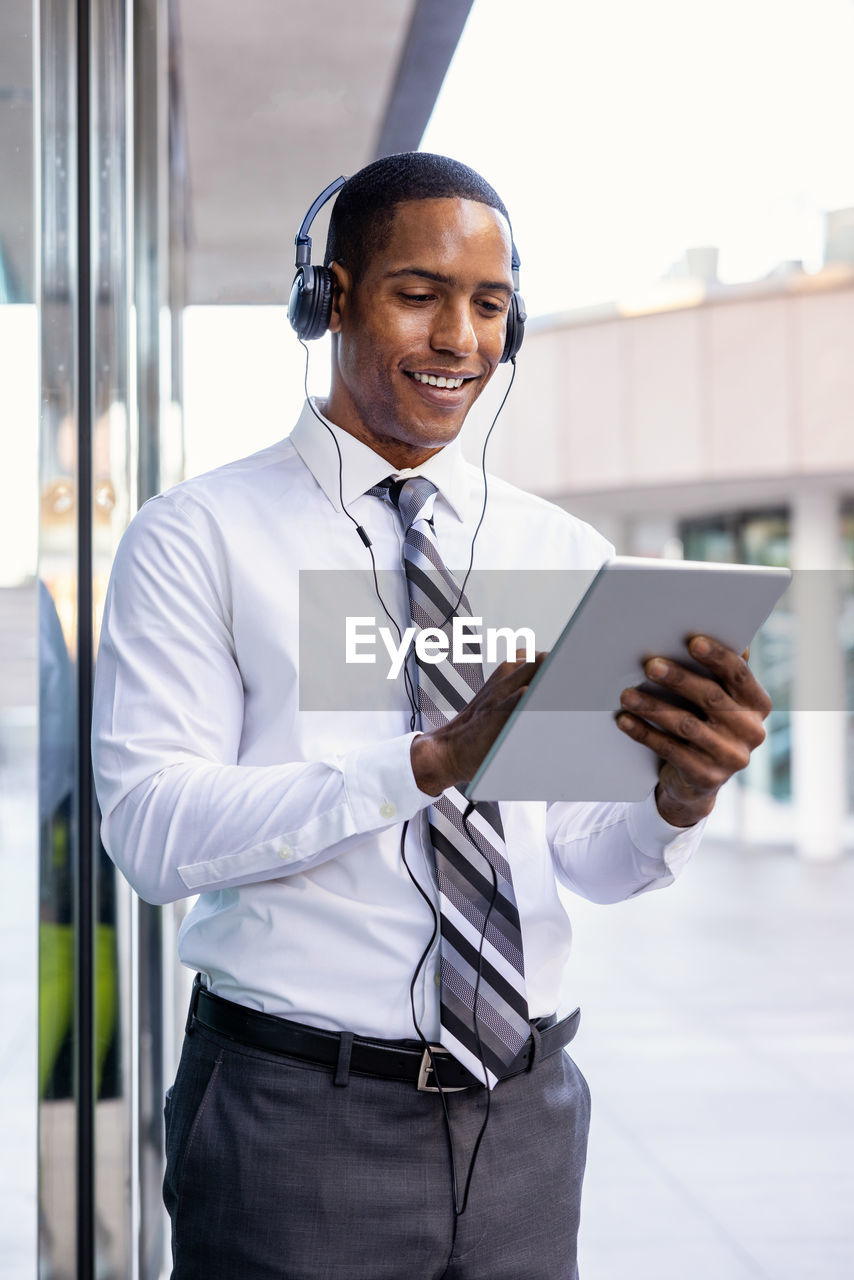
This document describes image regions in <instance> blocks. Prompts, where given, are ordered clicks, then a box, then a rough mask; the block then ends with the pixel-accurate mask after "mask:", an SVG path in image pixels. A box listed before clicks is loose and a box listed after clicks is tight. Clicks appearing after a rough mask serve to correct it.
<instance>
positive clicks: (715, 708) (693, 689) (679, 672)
mask: <svg viewBox="0 0 854 1280" xmlns="http://www.w3.org/2000/svg"><path fill="white" fill-rule="evenodd" d="M721 647H722V648H723V646H721ZM724 652H725V653H726V654H727V655H728V657H729V659H731V661H727V663H726V667H727V675H726V676H723V675H721V676H719V677H718V678H717V679H713V678H712V677H711V676H705V675H701V674H700V673H698V672H696V671H689V670H688V668H687V667H683V666H682V664H681V663H679V662H673V661H671V660H670V659H666V658H650V659H648V660H647V662H646V663H645V664H644V674H645V675H646V676H647V677H648V679H650V680H652V681H653V682H654V683H655V684H660V685H663V686H664V687H665V688H667V689H672V690H673V691H674V693H678V694H679V696H680V697H682V698H685V699H687V701H689V702H693V703H694V704H695V706H697V707H700V708H701V710H702V711H704V712H705V713H706V715H708V716H709V717H710V718H711V719H714V720H717V721H724V720H727V719H730V720H731V719H733V718H734V717H736V715H737V712H738V710H739V709H742V708H745V709H747V710H749V711H750V712H755V713H756V714H758V715H759V716H761V717H762V719H764V718H765V717H766V716H767V715H768V712H769V711H770V710H771V699H770V698H769V697H768V694H767V693H766V692H765V690H764V689H763V688H762V685H761V684H760V683H759V682H758V680H757V679H756V678H755V676H754V675H753V672H752V671H751V670H750V668H749V667H748V665H747V663H746V662H745V661H744V659H743V658H740V657H739V655H738V654H737V653H734V652H733V650H732V649H726V650H724ZM708 665H709V669H710V670H711V664H708ZM715 674H717V673H715ZM722 680H723V681H724V683H721V681H722Z"/></svg>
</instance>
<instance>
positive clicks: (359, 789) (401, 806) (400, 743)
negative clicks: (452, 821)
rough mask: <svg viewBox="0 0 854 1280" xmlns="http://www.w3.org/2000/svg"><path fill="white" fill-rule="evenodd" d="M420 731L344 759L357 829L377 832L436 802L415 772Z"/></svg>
mask: <svg viewBox="0 0 854 1280" xmlns="http://www.w3.org/2000/svg"><path fill="white" fill-rule="evenodd" d="M417 736H418V733H417V732H416V733H406V734H404V735H403V736H402V737H400V738H390V739H387V740H386V741H385V742H376V743H370V744H369V745H367V746H364V747H357V748H356V749H355V750H354V751H349V752H348V753H347V755H346V756H345V757H344V758H343V760H342V761H341V764H342V767H343V773H344V787H345V790H346V792H347V799H348V802H349V804H350V809H351V811H352V814H353V819H354V822H355V825H356V830H357V831H375V830H378V829H379V828H381V827H388V826H391V825H393V824H394V823H396V822H406V821H407V820H408V819H410V818H414V817H415V815H416V813H419V812H420V811H421V810H422V809H424V808H426V807H427V805H428V804H432V803H433V801H434V800H435V799H436V797H435V796H430V795H428V794H427V793H426V792H425V791H421V790H420V788H419V787H418V784H417V783H416V781H415V775H414V774H413V772H412V760H411V758H410V748H411V746H412V740H413V738H416V737H417Z"/></svg>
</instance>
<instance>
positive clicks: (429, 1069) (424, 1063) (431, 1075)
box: [418, 1044, 468, 1093]
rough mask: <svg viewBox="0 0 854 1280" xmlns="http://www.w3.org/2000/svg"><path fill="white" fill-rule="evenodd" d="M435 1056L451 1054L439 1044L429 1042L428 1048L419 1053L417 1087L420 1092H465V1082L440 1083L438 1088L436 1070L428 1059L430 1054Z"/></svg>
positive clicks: (466, 1086)
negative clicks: (419, 1064)
mask: <svg viewBox="0 0 854 1280" xmlns="http://www.w3.org/2000/svg"><path fill="white" fill-rule="evenodd" d="M431 1053H432V1054H434V1055H436V1056H437V1057H442V1058H450V1057H451V1054H450V1053H448V1050H447V1049H445V1048H444V1047H443V1046H442V1045H440V1044H431V1045H430V1048H429V1049H425V1050H424V1052H423V1053H422V1055H421V1066H420V1067H419V1068H418V1088H419V1089H420V1091H421V1092H422V1093H465V1091H466V1089H467V1088H468V1085H467V1084H455V1085H442V1087H441V1088H440V1087H439V1085H438V1084H436V1072H435V1071H434V1070H433V1064H432V1062H431V1061H430V1054H431Z"/></svg>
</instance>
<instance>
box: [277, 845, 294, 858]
mask: <svg viewBox="0 0 854 1280" xmlns="http://www.w3.org/2000/svg"><path fill="white" fill-rule="evenodd" d="M277 853H278V855H279V857H280V858H281V859H282V862H287V861H288V859H289V858H292V857H293V856H294V851H293V849H292V848H291V846H290V845H289V844H281V845H279V848H278V850H277Z"/></svg>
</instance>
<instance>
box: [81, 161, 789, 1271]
mask: <svg viewBox="0 0 854 1280" xmlns="http://www.w3.org/2000/svg"><path fill="white" fill-rule="evenodd" d="M327 265H328V268H329V270H330V272H331V273H332V274H331V280H332V286H333V287H332V295H331V310H330V318H329V328H330V329H331V330H332V333H333V352H332V381H331V392H330V396H329V399H328V400H327V401H326V403H325V405H324V406H318V405H308V406H307V407H306V410H305V411H304V412H303V415H302V417H301V418H300V421H299V422H298V423H297V425H296V427H295V428H294V430H293V432H292V434H291V435H290V437H289V438H287V439H285V440H283V441H280V442H279V443H278V444H276V445H273V446H272V447H271V448H269V449H266V450H263V451H262V452H261V453H259V454H256V455H254V456H253V457H251V458H247V459H244V460H243V461H241V462H238V463H234V464H232V465H230V466H227V467H224V468H221V469H220V470H218V471H215V472H213V473H211V474H209V475H207V476H202V477H199V478H197V479H194V480H191V481H189V482H186V483H184V484H182V485H179V486H177V488H175V489H173V490H171V491H170V492H169V493H168V494H166V495H162V496H160V497H158V498H157V499H154V500H152V501H151V502H149V503H147V504H146V505H145V506H144V507H143V508H142V510H141V511H140V513H139V514H138V515H137V517H136V519H135V520H134V522H133V524H132V525H131V527H130V529H129V530H128V532H127V534H126V535H125V538H124V540H123V542H122V546H121V548H120V550H119V553H118V556H117V559H116V565H115V568H114V572H113V578H112V583H111V587H110V593H109V598H108V602H107V607H106V611H105V620H104V629H103V634H102V639H101V645H100V653H99V659H98V673H97V689H96V708H95V761H96V773H97V779H98V788H99V796H100V799H101V806H102V811H103V834H104V842H105V844H106V846H107V848H108V849H109V850H110V852H111V854H112V856H113V857H114V858H115V860H116V862H117V863H118V865H119V866H120V867H121V868H122V870H123V871H124V872H125V874H126V875H127V876H128V878H129V879H130V881H131V883H132V884H133V885H134V887H135V888H136V889H137V890H138V892H140V893H141V894H142V896H143V897H146V898H148V899H149V900H151V901H154V902H166V901H170V900H172V899H175V898H178V897H181V896H186V895H188V894H193V893H198V894H199V895H200V896H199V899H198V902H197V904H196V905H195V906H194V908H193V910H192V911H191V912H190V914H189V916H188V917H187V919H186V921H185V923H184V925H183V927H182V930H181V937H180V942H179V950H180V954H181V958H182V960H183V961H184V963H185V964H187V965H189V966H191V967H192V968H194V969H197V970H199V971H200V973H201V974H202V987H203V990H202V991H201V992H197V993H196V995H195V996H194V1002H193V1008H192V1009H191V1014H190V1017H189V1019H188V1035H187V1039H186V1041H185V1047H184V1053H183V1057H182V1062H181V1066H180V1069H179V1073H178V1077H177V1080H176V1083H175V1086H174V1089H173V1091H171V1094H170V1097H169V1100H168V1102H167V1174H166V1182H165V1197H166V1202H167V1206H168V1208H169V1211H170V1214H171V1217H172V1228H173V1253H174V1264H175V1269H174V1272H173V1275H174V1277H175V1280H188V1278H189V1277H202V1276H204V1277H205V1280H212V1278H214V1277H238V1276H239V1277H241V1278H242V1280H255V1278H256V1277H257V1278H258V1280H260V1277H262V1276H263V1277H272V1276H283V1277H289V1278H291V1277H293V1278H296V1277H300V1278H306V1280H309V1278H311V1280H318V1278H320V1277H323V1278H324V1280H326V1278H330V1277H347V1278H348V1280H357V1278H359V1277H362V1278H364V1280H383V1278H384V1277H388V1278H389V1280H401V1277H404V1276H417V1277H419V1278H423V1280H428V1278H430V1280H438V1278H439V1277H446V1280H451V1278H453V1280H480V1278H482V1280H520V1277H525V1278H531V1280H536V1278H538V1277H542V1280H563V1278H564V1277H567V1278H568V1277H573V1276H575V1275H576V1274H577V1268H576V1260H575V1249H576V1233H577V1227H578V1217H579V1200H580V1190H581V1178H582V1173H583V1167H584V1159H585V1149H586V1135H587V1125H588V1116H589V1094H588V1091H587V1087H586V1084H585V1082H584V1081H583V1079H582V1078H581V1076H580V1073H579V1072H578V1070H577V1068H576V1067H575V1066H574V1064H573V1063H572V1061H571V1059H570V1058H569V1056H568V1055H567V1054H566V1053H563V1052H561V1048H562V1046H563V1045H564V1044H565V1043H566V1042H568V1041H569V1040H570V1039H571V1037H572V1034H573V1033H574V1030H575V1026H576V1025H577V1018H574V1017H568V1018H564V1017H560V1016H559V1017H558V1019H557V1020H555V1017H554V1015H555V1014H556V1012H558V1011H557V1010H556V1004H557V1000H558V991H559V986H560V978H561V972H562V969H563V966H564V963H565V961H566V958H567V955H568V949H569V938H570V932H569V926H568V922H567V920H566V916H565V914H564V911H563V908H562V906H561V903H560V901H559V898H558V895H557V889H556V880H557V879H560V880H561V881H562V882H563V883H565V884H567V885H569V886H570V887H571V888H573V889H574V890H575V891H577V892H579V893H582V894H584V895H586V896H588V897H590V898H593V899H595V900H597V901H602V902H607V901H615V900H619V899H622V898H626V897H628V896H630V895H632V894H634V893H639V892H643V891H645V890H647V889H651V888H655V887H657V886H660V885H664V884H667V883H670V882H671V881H672V880H673V878H674V876H675V874H677V872H678V870H679V869H680V867H681V865H682V864H683V863H684V861H685V860H686V858H687V857H688V856H689V855H690V853H691V851H692V849H693V847H694V846H695V844H696V842H697V839H698V835H699V829H700V825H701V824H702V819H703V818H704V817H705V816H706V815H707V814H708V813H709V811H710V810H711V808H712V806H713V804H714V798H715V795H716V792H717V790H718V789H719V787H720V786H721V784H722V783H723V782H724V781H725V780H726V778H727V777H729V776H730V775H731V774H732V773H733V772H734V771H735V770H736V769H738V768H741V767H743V766H744V764H746V762H747V759H748V757H749V753H750V749H751V748H752V747H754V746H755V745H757V744H758V743H759V742H760V741H761V740H762V738H763V736H764V735H763V729H762V723H761V722H762V720H763V718H764V717H765V715H767V712H768V710H769V703H768V699H767V697H766V695H765V694H764V692H763V691H762V690H761V688H760V687H759V686H758V685H757V683H756V682H755V680H754V679H753V677H752V675H751V674H750V672H749V670H748V668H747V666H746V664H745V662H744V661H743V660H742V659H741V658H740V657H739V656H738V655H737V654H735V653H733V652H731V651H728V650H725V649H723V648H722V647H721V646H720V645H718V644H716V643H715V642H714V641H711V642H704V641H703V640H698V641H696V642H694V646H693V653H694V656H695V657H697V658H698V659H700V660H701V662H702V663H704V664H705V666H706V668H707V669H708V671H709V676H708V678H706V677H701V676H698V675H695V674H691V673H689V672H687V671H686V670H684V669H682V668H679V667H677V666H675V665H674V664H666V665H665V666H664V667H663V668H662V667H660V666H659V667H650V668H649V670H648V675H649V676H650V678H651V679H652V680H654V681H657V682H658V683H660V684H662V685H668V686H671V687H678V688H679V690H680V692H681V693H683V695H685V696H686V697H688V698H689V699H690V700H691V701H692V702H693V703H695V704H696V705H697V707H698V714H697V715H696V716H695V715H691V714H687V713H686V712H685V711H677V710H676V709H674V708H673V707H671V706H669V705H667V704H665V703H663V702H660V701H659V700H657V699H654V698H652V697H651V696H649V695H647V694H642V693H640V692H638V691H636V690H628V691H626V692H625V694H624V695H623V706H624V712H623V713H622V714H621V716H620V718H619V721H618V723H619V729H620V730H622V731H623V732H625V733H627V734H629V735H630V736H632V737H634V738H636V739H637V740H638V741H640V742H643V743H646V745H647V746H648V747H650V748H651V749H652V750H654V751H655V752H657V754H658V755H659V756H660V757H661V758H662V760H663V761H664V763H663V766H662V769H661V772H660V779H659V783H658V786H657V788H656V790H655V793H654V794H653V795H651V796H650V797H649V798H648V799H647V800H646V801H644V802H643V803H641V804H636V805H627V804H595V805H590V804H587V805H571V804H565V803H560V804H554V805H550V806H548V807H547V806H545V805H530V804H525V805H513V804H509V805H505V804H502V805H501V806H500V811H499V810H498V808H497V806H479V807H478V810H477V811H475V812H469V811H468V807H467V806H466V805H465V801H464V799H461V798H460V792H459V790H458V789H457V788H458V784H461V783H464V782H465V781H466V780H468V779H470V778H471V777H472V775H473V772H474V771H475V769H476V768H477V766H478V764H479V763H480V761H481V760H482V759H483V757H484V754H485V752H486V750H487V749H488V747H489V745H490V744H491V743H492V741H493V740H494V738H495V736H496V734H497V732H498V730H499V729H500V727H501V725H502V724H503V723H504V721H505V720H506V718H507V716H508V715H509V713H510V711H511V709H512V707H513V706H514V705H515V703H516V702H517V700H518V699H519V697H520V696H521V694H522V692H523V690H524V688H525V687H526V685H527V683H528V681H529V680H530V678H531V676H532V674H533V672H534V670H535V667H536V663H529V662H525V661H515V662H505V663H502V664H501V665H500V666H499V667H498V668H497V670H496V671H495V672H494V673H493V674H492V675H491V676H490V678H489V679H488V680H487V681H486V683H484V684H481V678H480V677H479V676H474V677H472V678H471V679H470V680H469V687H468V691H467V694H466V697H465V698H463V699H462V700H461V702H460V703H456V704H455V702H454V699H455V697H456V696H457V694H458V693H459V689H460V680H462V679H465V678H466V677H464V676H461V675H460V672H458V671H456V670H450V669H447V668H445V671H444V684H443V683H442V676H437V675H435V674H434V673H435V671H436V668H433V667H430V668H429V670H428V667H427V665H426V664H421V665H420V666H419V668H418V670H417V671H414V672H413V670H410V673H409V683H408V684H407V683H405V682H404V680H403V678H401V680H400V681H399V682H398V684H397V686H396V691H397V700H396V702H395V703H394V705H393V706H392V707H390V708H389V709H386V710H376V711H369V712H364V713H360V714H355V713H352V712H350V713H338V714H336V713H333V712H318V711H313V712H312V711H300V708H299V689H298V676H299V660H300V655H299V639H300V637H299V624H300V617H299V573H300V570H303V571H306V570H330V569H335V570H354V571H363V572H364V571H365V570H370V567H371V561H370V560H369V556H370V557H371V558H372V559H373V561H374V562H375V564H376V566H377V567H378V568H379V569H380V570H396V571H397V574H396V578H395V580H396V582H397V584H398V585H397V587H396V588H395V590H394V594H391V593H389V595H388V598H387V599H386V598H385V596H384V597H383V599H382V604H383V607H384V608H387V609H388V612H389V613H390V614H391V615H392V616H393V617H394V618H395V619H396V621H397V623H398V625H401V628H402V627H404V626H406V625H407V624H408V623H409V620H410V611H411V616H412V618H413V619H417V618H419V617H421V624H420V625H422V626H424V625H425V623H426V624H427V625H431V624H440V623H442V622H444V621H446V619H447V616H449V615H450V613H452V612H453V611H454V609H455V607H459V608H460V610H462V609H464V607H465V602H464V601H462V600H461V599H460V597H459V594H458V591H459V588H461V586H462V578H461V575H458V576H457V577H456V578H454V577H453V576H451V577H449V576H448V570H447V568H446V566H451V567H452V568H457V567H458V566H465V565H466V564H467V563H468V559H469V555H470V552H471V548H472V542H473V537H474V534H475V530H476V527H477V524H478V520H479V517H480V514H481V503H482V496H483V486H482V481H481V477H480V473H479V471H478V470H477V469H476V468H473V467H470V466H469V465H467V464H466V463H465V462H464V461H463V459H462V457H461V454H460V451H459V443H458V439H457V437H458V434H459V432H460V429H461V428H462V426H463V423H464V421H465V418H466V415H467V413H468V411H469V409H470V408H471V405H472V404H473V403H474V401H475V399H476V398H477V397H478V396H479V395H480V393H481V391H482V390H483V387H484V386H485V385H486V383H487V382H488V381H489V379H490V378H491V377H492V375H493V373H494V372H495V370H496V367H497V366H498V364H499V363H500V362H501V358H502V355H503V354H504V347H505V336H506V327H507V322H508V311H509V309H510V308H511V306H512V305H513V295H514V281H513V274H512V270H511V233H510V225H509V220H508V217H507V213H506V210H505V209H504V206H503V204H502V203H501V201H500V200H499V198H498V196H497V195H496V193H495V192H494V191H493V190H492V188H491V187H489V186H488V185H487V184H486V183H485V182H484V181H483V180H482V179H481V178H480V177H479V176H478V175H477V174H475V173H473V171H471V170H469V169H467V168H466V167H465V166H462V165H459V164H457V163H456V162H453V161H449V160H446V159H444V158H442V157H436V156H428V155H418V154H413V155H404V156H397V157H390V158H389V159H387V160H383V161H378V162H376V164H374V165H370V166H368V167H367V168H366V169H364V170H362V171H361V172H360V173H358V174H356V175H355V176H354V177H353V178H351V179H350V180H349V181H348V182H347V184H346V185H345V186H344V188H343V190H342V192H341V194H340V195H339V197H338V200H337V202H336V205H335V206H334V208H333V214H332V219H331V223H330V232H329V242H328V247H327ZM442 383H444V385H442ZM354 524H355V525H356V526H357V529H354V527H353V525H354ZM357 530H358V532H357ZM610 553H611V548H610V547H609V545H608V544H607V543H606V542H605V541H604V540H603V539H602V538H601V537H599V535H598V534H596V533H595V532H594V531H593V530H591V529H590V528H589V527H587V526H585V525H583V524H582V523H581V522H579V521H577V520H574V519H573V518H572V517H570V516H568V515H567V514H566V513H565V512H562V511H560V510H558V509H557V508H554V507H552V506H550V505H549V504H547V503H545V502H542V501H541V500H539V499H535V498H533V497H531V496H529V495H525V494H523V493H521V492H520V491H518V490H516V489H514V488H513V487H512V486H510V485H507V484H503V483H501V482H499V481H497V480H494V479H491V480H490V489H489V498H488V502H487V505H486V511H485V515H484V519H483V526H482V528H481V530H480V533H479V535H478V541H477V543H476V554H475V566H476V567H477V568H502V569H521V568H543V567H546V568H585V569H595V568H596V567H597V566H598V565H599V564H600V563H601V562H602V561H603V560H604V559H605V558H607V556H608V555H609V554H610ZM402 566H403V567H404V568H405V571H406V572H405V574H404V573H401V572H400V569H401V567H402ZM425 567H426V568H429V569H431V570H432V571H434V579H433V581H434V584H438V585H437V586H436V591H435V593H434V591H433V589H432V588H431V586H430V584H429V581H428V580H427V578H426V577H425V573H426V568H425ZM419 573H420V574H421V577H419ZM443 584H444V585H443ZM443 592H444V594H443ZM446 603H447V609H446V608H445V605H446ZM431 608H432V609H433V610H434V612H433V613H432V615H431V613H430V610H431ZM419 610H420V611H421V612H420V614H419V612H418V611H419ZM440 615H441V616H440ZM303 657H304V658H305V655H303ZM416 685H417V687H416ZM455 689H456V693H455ZM462 704H464V705H462ZM460 705H462V709H461V710H460V709H459V706H460ZM455 708H456V709H455ZM419 716H420V719H419ZM617 731H618V729H617V728H615V733H616V732H617ZM698 824H699V825H698ZM520 1011H521V1012H520ZM520 1021H521V1026H522V1028H523V1029H522V1031H521V1032H520V1031H519V1026H520ZM514 1036H516V1037H517V1038H516V1039H515V1040H514V1038H513V1037H514ZM425 1041H426V1042H429V1043H430V1044H433V1045H437V1044H438V1043H440V1042H441V1043H442V1045H443V1046H444V1049H443V1050H439V1049H435V1050H430V1051H424V1050H422V1044H423V1043H425ZM437 1080H438V1082H439V1084H440V1085H441V1086H442V1089H441V1091H440V1092H437V1091H436V1087H437V1083H436V1082H437ZM485 1080H486V1081H488V1082H489V1085H490V1086H492V1085H494V1087H489V1088H487V1087H484V1084H483V1083H482V1082H483V1081H485ZM496 1081H497V1083H496ZM451 1089H454V1090H457V1091H454V1092H450V1091H449V1090H451ZM431 1090H432V1091H431ZM484 1124H485V1127H484Z"/></svg>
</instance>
